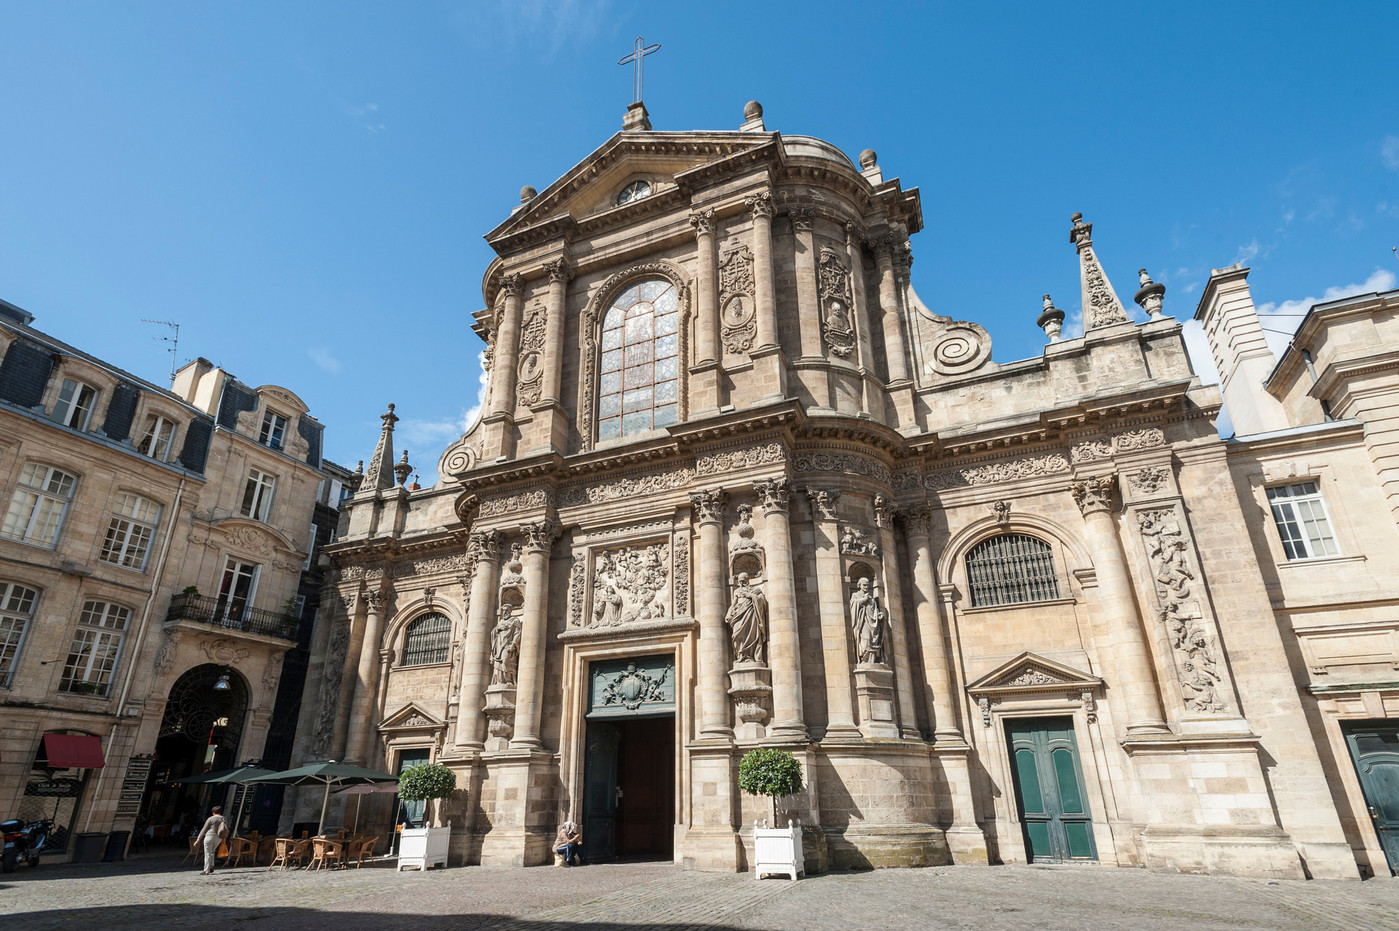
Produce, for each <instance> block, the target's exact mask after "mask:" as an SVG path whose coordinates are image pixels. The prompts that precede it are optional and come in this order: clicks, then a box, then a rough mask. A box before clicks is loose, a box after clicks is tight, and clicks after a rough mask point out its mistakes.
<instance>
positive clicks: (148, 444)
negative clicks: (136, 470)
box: [136, 414, 175, 462]
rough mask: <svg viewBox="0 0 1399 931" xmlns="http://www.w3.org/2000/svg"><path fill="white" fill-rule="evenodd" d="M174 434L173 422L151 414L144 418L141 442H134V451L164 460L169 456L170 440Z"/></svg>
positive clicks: (160, 460)
mask: <svg viewBox="0 0 1399 931" xmlns="http://www.w3.org/2000/svg"><path fill="white" fill-rule="evenodd" d="M174 436H175V424H174V423H172V422H171V421H169V420H166V419H165V418H164V417H161V416H160V415H159V414H151V415H150V416H148V417H147V418H146V429H145V430H144V431H142V433H141V442H139V443H137V444H136V451H137V452H139V453H140V454H141V455H143V456H150V457H151V458H152V459H155V460H157V461H159V462H165V461H166V459H168V458H169V456H170V441H171V440H172V439H173V438H174Z"/></svg>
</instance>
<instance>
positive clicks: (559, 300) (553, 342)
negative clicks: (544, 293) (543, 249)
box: [540, 259, 573, 402]
mask: <svg viewBox="0 0 1399 931" xmlns="http://www.w3.org/2000/svg"><path fill="white" fill-rule="evenodd" d="M544 268H545V270H546V271H548V273H549V309H548V311H547V313H546V314H545V317H544V385H543V389H542V391H541V394H540V397H541V398H542V399H543V400H545V401H554V402H557V401H558V400H559V383H560V382H561V381H562V379H563V319H564V304H565V301H566V300H567V297H568V281H569V279H570V278H572V277H573V270H572V269H571V268H569V267H568V263H567V262H565V261H564V260H563V259H559V260H558V261H557V262H550V263H549V264H548V265H545V266H544Z"/></svg>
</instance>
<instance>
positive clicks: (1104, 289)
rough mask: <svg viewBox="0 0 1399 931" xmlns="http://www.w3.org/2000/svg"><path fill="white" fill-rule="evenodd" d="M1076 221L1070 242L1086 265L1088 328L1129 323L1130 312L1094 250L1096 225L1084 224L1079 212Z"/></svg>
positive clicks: (1084, 308) (1084, 267) (1085, 318)
mask: <svg viewBox="0 0 1399 931" xmlns="http://www.w3.org/2000/svg"><path fill="white" fill-rule="evenodd" d="M1072 220H1073V228H1072V229H1070V230H1069V241H1070V242H1072V243H1073V244H1074V247H1075V248H1076V249H1078V256H1079V261H1080V262H1081V263H1082V265H1083V297H1084V300H1083V319H1084V329H1086V330H1091V329H1093V328H1095V327H1100V326H1108V325H1109V324H1113V323H1126V322H1127V320H1128V317H1127V311H1125V310H1123V309H1122V303H1121V302H1120V301H1119V300H1118V299H1117V295H1116V294H1114V293H1113V290H1112V286H1111V285H1109V284H1108V279H1107V276H1106V275H1104V274H1103V268H1102V266H1101V265H1099V264H1098V256H1097V255H1096V254H1094V252H1093V238H1092V237H1093V224H1092V223H1084V222H1083V214H1081V213H1075V214H1074V215H1073V217H1072Z"/></svg>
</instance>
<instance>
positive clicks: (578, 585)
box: [568, 552, 588, 627]
mask: <svg viewBox="0 0 1399 931" xmlns="http://www.w3.org/2000/svg"><path fill="white" fill-rule="evenodd" d="M587 592H588V554H587V553H586V552H581V553H580V552H575V553H574V554H573V565H572V566H571V567H570V568H569V570H568V626H569V627H582V626H583V602H584V601H585V600H586V599H587Z"/></svg>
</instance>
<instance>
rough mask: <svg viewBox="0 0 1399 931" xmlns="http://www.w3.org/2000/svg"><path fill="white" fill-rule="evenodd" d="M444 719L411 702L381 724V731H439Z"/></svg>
mask: <svg viewBox="0 0 1399 931" xmlns="http://www.w3.org/2000/svg"><path fill="white" fill-rule="evenodd" d="M441 727H442V719H441V718H439V717H438V716H437V715H435V714H433V713H432V712H431V711H428V710H427V709H426V708H424V707H423V706H422V705H419V704H418V703H417V702H411V701H410V702H409V703H408V704H406V705H404V706H403V707H401V708H399V709H398V710H397V711H395V712H393V713H392V714H390V715H389V716H387V717H386V718H384V720H382V721H380V722H379V730H381V731H389V730H398V731H408V730H424V731H430V730H437V729H438V728H441Z"/></svg>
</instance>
